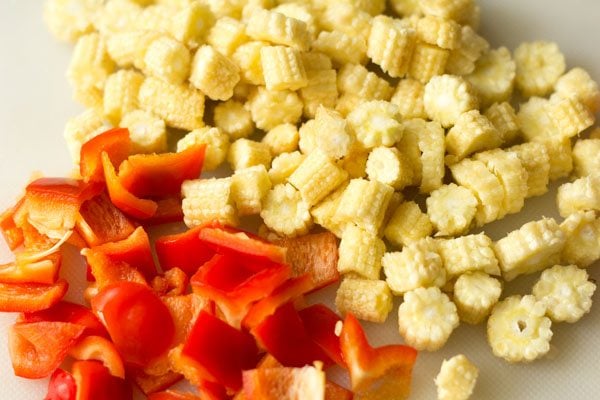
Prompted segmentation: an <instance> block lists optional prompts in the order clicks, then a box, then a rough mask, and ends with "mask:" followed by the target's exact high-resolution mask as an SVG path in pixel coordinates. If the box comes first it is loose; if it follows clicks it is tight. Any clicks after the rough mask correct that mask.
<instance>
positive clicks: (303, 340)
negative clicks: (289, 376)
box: [251, 303, 333, 367]
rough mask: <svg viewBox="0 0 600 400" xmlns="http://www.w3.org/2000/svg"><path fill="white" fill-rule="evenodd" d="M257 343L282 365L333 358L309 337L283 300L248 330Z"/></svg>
mask: <svg viewBox="0 0 600 400" xmlns="http://www.w3.org/2000/svg"><path fill="white" fill-rule="evenodd" d="M251 332H252V335H254V337H255V338H256V340H257V341H258V343H260V345H261V346H262V347H263V348H264V349H266V350H267V352H269V353H270V354H271V355H272V356H273V357H275V358H276V359H277V361H279V362H280V363H281V364H283V365H284V366H286V367H303V366H305V365H310V364H312V363H313V362H314V361H322V362H323V363H324V364H325V366H329V365H331V364H333V361H332V360H331V359H330V358H329V357H328V356H327V354H325V352H324V351H323V350H321V348H320V347H319V346H318V345H317V344H316V343H315V342H313V341H312V340H311V338H310V336H309V334H308V332H307V331H306V328H305V327H304V324H303V323H302V320H301V319H300V316H299V315H298V312H297V311H296V309H295V308H294V305H293V304H292V303H287V304H285V305H283V306H281V307H279V308H278V309H277V311H275V313H274V314H273V315H271V316H269V317H267V318H266V319H265V320H264V321H263V322H262V323H261V324H260V325H258V326H256V327H255V328H254V329H252V331H251Z"/></svg>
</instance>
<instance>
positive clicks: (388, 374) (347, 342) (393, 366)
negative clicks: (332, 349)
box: [340, 314, 417, 400]
mask: <svg viewBox="0 0 600 400" xmlns="http://www.w3.org/2000/svg"><path fill="white" fill-rule="evenodd" d="M340 344H341V348H342V354H343V356H344V360H345V361H346V365H347V366H348V371H349V372H350V381H351V383H352V390H353V391H354V393H355V395H358V396H359V397H360V398H368V399H381V400H383V399H390V398H394V399H406V398H408V396H409V394H410V383H411V378H412V368H413V365H414V363H415V360H416V358H417V351H416V350H415V349H413V348H412V347H409V346H404V345H391V346H383V347H378V348H373V347H371V346H370V345H369V343H368V341H367V337H366V336H365V332H364V331H363V329H362V327H361V326H360V323H359V322H358V320H357V319H356V318H355V317H354V316H353V315H352V314H348V315H346V319H345V320H344V325H343V327H342V332H341V335H340Z"/></svg>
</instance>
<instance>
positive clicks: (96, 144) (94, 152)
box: [79, 128, 131, 182]
mask: <svg viewBox="0 0 600 400" xmlns="http://www.w3.org/2000/svg"><path fill="white" fill-rule="evenodd" d="M102 152H106V154H108V157H109V158H110V161H111V163H112V164H113V165H119V164H121V162H123V160H125V159H126V158H127V157H128V156H129V153H131V139H130V138H129V130H128V129H127V128H113V129H110V130H108V131H106V132H104V133H101V134H100V135H98V136H95V137H93V138H92V139H90V140H88V141H87V142H85V143H84V144H83V145H82V146H81V153H80V154H81V156H80V161H79V171H80V174H81V177H82V178H83V179H84V180H85V181H86V182H89V181H98V182H103V181H104V172H103V169H102V159H101V154H102Z"/></svg>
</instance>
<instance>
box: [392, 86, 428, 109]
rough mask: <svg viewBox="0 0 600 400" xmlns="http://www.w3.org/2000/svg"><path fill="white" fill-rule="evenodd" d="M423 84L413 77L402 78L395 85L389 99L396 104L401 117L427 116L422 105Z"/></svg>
mask: <svg viewBox="0 0 600 400" xmlns="http://www.w3.org/2000/svg"><path fill="white" fill-rule="evenodd" d="M424 93H425V88H424V86H423V84H422V83H421V82H419V81H416V80H414V79H402V80H401V81H400V82H398V86H396V91H395V92H394V95H393V96H392V98H391V99H390V102H391V103H394V104H395V105H397V106H398V109H399V110H400V115H401V116H402V118H403V119H410V118H427V114H426V113H425V106H424V105H423V94H424Z"/></svg>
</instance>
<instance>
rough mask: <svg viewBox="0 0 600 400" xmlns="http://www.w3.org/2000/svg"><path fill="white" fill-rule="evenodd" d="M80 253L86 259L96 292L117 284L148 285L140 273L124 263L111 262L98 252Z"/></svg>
mask: <svg viewBox="0 0 600 400" xmlns="http://www.w3.org/2000/svg"><path fill="white" fill-rule="evenodd" d="M82 253H83V255H84V256H85V257H86V260H87V262H88V267H89V271H90V274H91V276H92V278H93V279H92V280H93V281H94V282H95V286H96V288H97V289H98V290H100V289H103V288H105V287H106V286H108V285H111V284H113V283H117V282H137V283H139V284H142V285H148V282H147V281H146V278H144V275H143V274H142V273H141V271H139V270H138V269H137V268H135V267H132V266H131V265H129V264H127V263H126V262H123V261H113V260H111V259H110V257H109V256H107V255H106V254H104V253H102V252H99V251H93V250H89V249H86V250H84V251H83V252H82Z"/></svg>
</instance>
